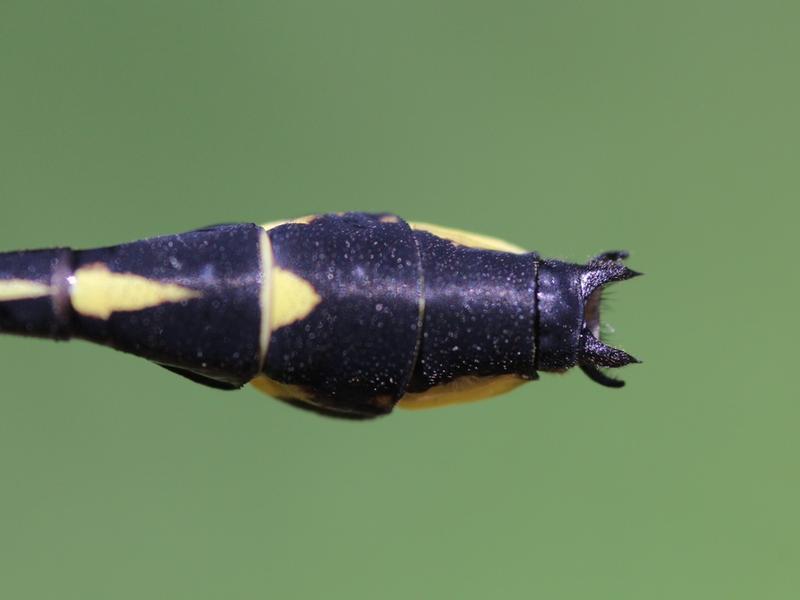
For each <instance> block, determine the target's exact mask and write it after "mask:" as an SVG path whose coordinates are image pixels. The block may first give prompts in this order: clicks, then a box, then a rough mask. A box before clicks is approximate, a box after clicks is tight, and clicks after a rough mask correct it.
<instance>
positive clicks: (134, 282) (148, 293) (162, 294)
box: [70, 263, 202, 319]
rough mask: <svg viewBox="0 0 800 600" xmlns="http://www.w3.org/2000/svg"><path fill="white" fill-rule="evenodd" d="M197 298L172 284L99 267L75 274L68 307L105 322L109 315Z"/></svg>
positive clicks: (97, 264) (196, 294) (189, 291)
mask: <svg viewBox="0 0 800 600" xmlns="http://www.w3.org/2000/svg"><path fill="white" fill-rule="evenodd" d="M200 296H202V294H201V293H200V292H198V291H195V290H192V289H189V288H186V287H183V286H180V285H176V284H174V283H161V282H160V281H154V280H152V279H148V278H147V277H142V276H141V275H134V274H133V273H113V272H111V271H110V270H109V269H108V267H107V266H106V265H104V264H103V263H94V264H91V265H87V266H85V267H81V268H80V269H78V270H77V271H75V275H74V280H72V286H71V289H70V298H71V300H72V307H73V308H74V309H75V310H77V311H78V312H79V313H81V314H82V315H86V316H87V317H95V318H97V319H108V318H109V317H110V316H111V313H113V312H123V311H135V310H142V309H144V308H152V307H154V306H159V305H161V304H164V303H166V302H181V301H183V300H191V299H192V298H199V297H200Z"/></svg>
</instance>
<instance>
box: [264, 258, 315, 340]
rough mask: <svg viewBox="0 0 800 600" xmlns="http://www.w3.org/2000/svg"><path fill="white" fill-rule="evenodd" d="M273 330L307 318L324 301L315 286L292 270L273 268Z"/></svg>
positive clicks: (271, 308)
mask: <svg viewBox="0 0 800 600" xmlns="http://www.w3.org/2000/svg"><path fill="white" fill-rule="evenodd" d="M272 288H273V291H272V306H271V307H270V310H271V316H272V331H275V330H277V329H280V328H281V327H285V326H286V325H290V324H291V323H294V322H295V321H299V320H300V319H305V318H306V317H307V316H308V315H309V314H311V311H312V310H314V308H315V307H316V306H317V304H319V303H320V302H321V301H322V298H320V296H319V294H317V291H316V290H315V289H314V286H313V285H311V284H310V283H309V282H308V281H306V280H305V279H303V278H302V277H300V276H299V275H295V274H294V273H292V272H291V271H287V270H286V269H281V268H280V267H273V269H272Z"/></svg>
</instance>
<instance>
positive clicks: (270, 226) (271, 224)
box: [261, 215, 319, 231]
mask: <svg viewBox="0 0 800 600" xmlns="http://www.w3.org/2000/svg"><path fill="white" fill-rule="evenodd" d="M318 216H319V215H306V216H305V217H297V218H296V219H284V220H282V221H270V222H269V223H264V224H262V225H261V228H262V229H263V230H264V231H269V230H270V229H275V228H276V227H278V226H279V225H286V224H287V223H301V224H303V225H308V224H309V223H311V222H312V221H313V220H314V219H316V218H317V217H318Z"/></svg>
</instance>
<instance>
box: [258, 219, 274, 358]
mask: <svg viewBox="0 0 800 600" xmlns="http://www.w3.org/2000/svg"><path fill="white" fill-rule="evenodd" d="M258 246H259V249H260V251H261V290H260V292H259V297H258V301H259V306H260V308H261V332H260V337H259V350H260V352H261V354H260V357H261V366H262V367H263V366H264V361H265V360H267V349H268V348H269V338H270V335H271V334H272V325H271V318H272V311H271V310H270V305H271V304H272V244H271V243H270V241H269V235H267V231H266V230H262V231H261V237H260V239H259V244H258Z"/></svg>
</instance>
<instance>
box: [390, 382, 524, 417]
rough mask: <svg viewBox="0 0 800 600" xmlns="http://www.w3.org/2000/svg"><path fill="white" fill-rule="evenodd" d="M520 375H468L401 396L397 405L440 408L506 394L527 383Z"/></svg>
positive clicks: (409, 407) (415, 407) (402, 406)
mask: <svg viewBox="0 0 800 600" xmlns="http://www.w3.org/2000/svg"><path fill="white" fill-rule="evenodd" d="M527 381H528V380H527V379H523V378H522V377H520V376H518V375H510V374H509V375H496V376H494V377H475V376H471V375H466V376H464V377H459V378H458V379H454V380H453V381H451V382H449V383H444V384H442V385H437V386H435V387H432V388H431V389H429V390H426V391H424V392H419V393H415V394H414V393H409V394H406V395H405V396H403V397H402V398H400V402H398V403H397V406H399V407H401V408H407V409H411V410H416V409H420V408H439V407H440V406H449V405H451V404H462V403H464V402H475V401H477V400H483V399H484V398H491V397H492V396H498V395H500V394H505V393H506V392H509V391H511V390H513V389H514V388H515V387H518V386H520V385H522V384H523V383H527Z"/></svg>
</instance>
